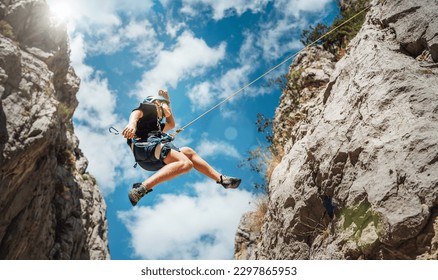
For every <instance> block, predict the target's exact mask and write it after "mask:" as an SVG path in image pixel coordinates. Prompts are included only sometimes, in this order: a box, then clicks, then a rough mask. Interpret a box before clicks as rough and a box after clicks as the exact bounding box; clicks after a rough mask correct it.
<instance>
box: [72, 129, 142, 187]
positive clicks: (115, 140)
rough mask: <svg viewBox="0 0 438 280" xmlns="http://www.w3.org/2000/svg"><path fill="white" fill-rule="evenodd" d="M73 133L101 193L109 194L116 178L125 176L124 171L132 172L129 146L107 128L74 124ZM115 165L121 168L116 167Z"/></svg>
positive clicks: (116, 181) (115, 182) (115, 183)
mask: <svg viewBox="0 0 438 280" xmlns="http://www.w3.org/2000/svg"><path fill="white" fill-rule="evenodd" d="M75 134H76V135H77V136H78V138H79V139H80V145H79V147H80V148H81V150H82V151H83V153H84V154H85V156H86V158H87V159H88V161H89V165H88V171H89V172H90V174H92V175H93V176H94V177H96V180H97V183H98V185H99V188H100V190H101V191H102V192H103V194H104V195H107V194H110V193H111V192H113V191H114V190H115V188H116V185H117V183H118V180H120V179H121V178H122V177H127V176H126V175H125V173H132V172H130V169H132V165H133V164H134V160H133V158H132V156H131V155H130V153H129V152H130V151H129V147H128V146H127V145H126V142H125V141H123V140H122V138H121V136H118V137H116V136H114V135H111V134H109V133H108V131H107V130H96V129H93V128H92V127H87V126H82V125H75ZM116 166H119V167H121V169H116V168H115V167H116ZM124 170H126V171H124ZM131 175H132V174H131Z"/></svg>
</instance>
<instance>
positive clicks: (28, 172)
mask: <svg viewBox="0 0 438 280" xmlns="http://www.w3.org/2000/svg"><path fill="white" fill-rule="evenodd" d="M69 52H70V50H69V44H68V36H67V32H66V28H65V26H63V25H60V24H56V23H55V22H52V20H51V19H50V17H49V10H48V6H47V5H46V3H45V1H41V0H26V1H25V0H9V1H8V0H2V1H0V100H1V103H0V213H1V215H0V259H109V249H108V238H107V234H108V233H107V232H108V225H107V220H106V205H105V202H104V200H103V198H102V195H101V193H100V191H99V189H98V187H97V185H96V183H95V180H94V178H93V177H92V176H91V175H90V174H88V173H87V172H86V168H87V159H86V158H85V157H84V156H83V154H82V152H81V151H80V150H79V148H78V139H77V138H76V136H75V135H74V129H73V125H72V121H71V118H72V115H73V112H74V110H75V108H76V106H77V104H78V102H77V100H76V93H77V91H78V89H79V84H80V81H79V78H78V77H77V76H76V74H75V73H74V70H73V69H72V67H71V66H70V58H69Z"/></svg>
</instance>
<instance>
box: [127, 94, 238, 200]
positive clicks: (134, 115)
mask: <svg viewBox="0 0 438 280" xmlns="http://www.w3.org/2000/svg"><path fill="white" fill-rule="evenodd" d="M163 119H165V123H163ZM174 127H175V120H174V118H173V114H172V109H171V108H170V99H169V94H168V92H167V91H166V90H160V91H159V94H158V96H148V97H146V98H145V99H144V100H143V102H142V103H140V105H139V106H138V107H137V108H135V109H134V110H132V112H131V115H130V117H129V123H128V125H127V126H126V127H125V128H124V129H123V131H122V135H123V136H124V137H125V138H126V139H127V143H128V145H129V146H130V148H131V150H132V152H133V155H134V158H135V161H136V163H137V164H138V165H140V166H141V167H142V168H143V169H145V170H148V171H157V172H155V173H154V174H153V175H152V176H150V177H149V178H147V179H146V180H145V181H144V182H142V183H135V184H133V186H132V189H131V190H130V191H129V193H128V198H129V200H130V202H131V204H132V205H133V206H135V205H136V204H137V203H138V201H139V200H140V199H141V198H142V197H143V196H144V195H146V194H147V193H149V192H151V191H152V188H153V187H154V186H155V185H157V184H159V183H162V182H164V181H167V180H170V179H173V178H175V177H177V176H179V175H181V174H183V173H187V172H188V171H190V169H192V167H194V168H195V169H196V170H197V171H199V172H200V173H202V174H204V175H206V176H207V177H210V178H211V179H213V180H215V181H216V183H218V184H221V185H222V186H223V187H224V188H225V189H235V188H237V187H238V186H239V184H240V182H241V179H239V178H234V177H229V176H225V175H222V174H220V173H219V172H217V171H216V170H215V169H214V168H213V167H211V166H210V165H209V164H208V163H207V162H206V161H205V160H203V159H202V158H201V157H200V156H199V155H198V154H197V153H196V152H195V151H194V150H193V149H191V148H188V147H183V148H177V147H175V146H174V145H173V144H172V143H171V141H172V140H173V137H172V136H170V135H168V134H166V133H165V132H166V131H169V130H171V129H173V128H174Z"/></svg>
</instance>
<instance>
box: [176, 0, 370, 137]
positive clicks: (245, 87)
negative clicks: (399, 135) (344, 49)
mask: <svg viewBox="0 0 438 280" xmlns="http://www.w3.org/2000/svg"><path fill="white" fill-rule="evenodd" d="M370 7H371V6H368V7H366V8H364V9H362V10H361V11H359V12H358V13H357V14H355V15H354V16H352V17H350V18H349V19H347V20H346V21H344V22H343V23H341V24H340V25H338V26H336V27H335V28H333V29H332V30H330V31H328V32H327V33H325V34H324V35H322V36H321V37H319V38H318V39H316V40H315V41H313V42H312V43H310V44H308V45H307V46H305V47H304V48H302V49H301V50H299V51H298V52H296V53H295V54H293V55H291V56H289V57H287V58H286V59H285V60H283V61H282V62H280V63H279V64H277V65H276V66H274V67H272V68H271V69H269V70H268V71H267V72H265V73H263V74H262V75H260V76H259V77H257V78H256V79H254V80H253V81H252V82H250V83H249V84H247V85H245V86H244V87H242V88H240V89H239V90H237V91H236V92H234V93H233V94H231V95H230V96H228V97H227V98H225V99H224V100H222V101H221V102H219V103H218V104H216V105H214V106H213V107H211V108H210V109H208V110H207V111H205V112H204V113H202V114H201V115H199V116H198V117H197V118H195V119H193V120H192V121H190V122H189V123H187V124H186V125H184V126H183V127H181V128H178V129H177V130H176V131H175V132H174V133H173V134H172V136H173V137H175V136H176V135H177V134H178V133H180V132H182V131H183V130H184V129H186V128H187V127H189V126H190V125H192V124H193V123H194V122H196V121H198V120H199V119H200V118H202V117H204V116H205V115H207V114H208V113H210V112H211V111H213V110H214V109H216V108H217V107H219V106H221V105H222V104H224V103H225V102H227V101H228V100H230V99H231V98H233V97H234V96H236V95H237V94H239V93H240V92H242V91H244V90H245V89H247V88H248V87H250V86H251V85H253V84H254V83H256V82H257V81H258V80H260V79H262V78H263V77H265V76H266V75H268V74H269V73H271V72H272V71H274V70H275V69H277V68H279V67H280V66H282V65H283V64H285V63H286V62H288V61H289V60H291V59H292V58H294V57H296V56H297V55H298V54H299V53H301V52H303V51H304V50H306V49H308V48H310V47H311V46H313V45H315V44H316V43H317V42H318V41H320V40H321V39H323V38H325V37H327V36H328V35H330V34H331V33H333V32H334V31H335V30H337V29H339V28H340V27H342V26H344V25H345V24H347V23H348V22H350V21H351V20H353V19H354V18H356V17H357V16H359V15H360V14H362V13H363V12H365V11H366V10H368V9H369V8H370Z"/></svg>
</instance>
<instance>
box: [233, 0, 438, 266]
mask: <svg viewBox="0 0 438 280" xmlns="http://www.w3.org/2000/svg"><path fill="white" fill-rule="evenodd" d="M343 2H344V3H345V2H349V1H343ZM437 62H438V2H437V1H436V0H424V1H410V0H396V1H381V0H374V1H372V2H371V8H370V9H369V11H368V13H367V16H366V20H365V23H364V25H363V26H362V29H361V30H360V32H359V33H358V34H357V36H356V37H355V38H354V39H353V40H352V41H351V42H350V44H349V46H348V48H347V51H346V54H345V55H344V56H343V58H342V59H340V60H339V61H338V62H337V63H336V64H335V63H334V60H333V59H332V57H331V55H330V54H328V53H326V52H325V51H324V50H322V49H321V48H312V49H310V50H308V51H306V52H304V53H303V54H300V55H299V56H298V57H297V58H296V60H295V61H294V63H293V64H292V65H291V68H290V74H291V73H297V71H299V75H300V78H299V81H303V80H306V78H308V77H313V78H312V79H311V81H312V82H311V83H307V82H306V83H304V85H305V89H303V90H304V91H305V94H303V97H302V98H301V99H300V100H299V103H300V105H299V106H298V107H297V108H295V109H294V110H291V104H293V103H294V102H293V100H291V97H290V96H289V95H290V94H289V93H288V92H283V96H282V98H281V102H280V105H279V107H278V109H277V111H276V115H275V120H274V128H275V129H274V133H275V135H274V140H276V141H277V142H278V143H281V145H282V150H283V154H284V156H283V157H282V159H281V162H280V163H279V164H278V166H277V167H276V168H275V170H274V172H273V174H272V177H271V180H270V183H269V191H268V192H269V194H268V195H269V197H268V207H267V208H268V209H267V212H266V214H265V215H264V218H263V225H262V226H261V227H259V228H258V229H257V230H256V231H254V230H253V228H254V227H253V226H252V225H253V222H252V221H251V219H252V216H254V215H255V214H254V213H248V214H246V215H245V216H244V217H243V218H242V222H241V225H240V227H239V229H238V232H237V235H236V251H235V258H237V259H438V171H437V170H438V91H437V88H438V63H437ZM306 81H309V79H307V80H306ZM315 82H316V83H315Z"/></svg>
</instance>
